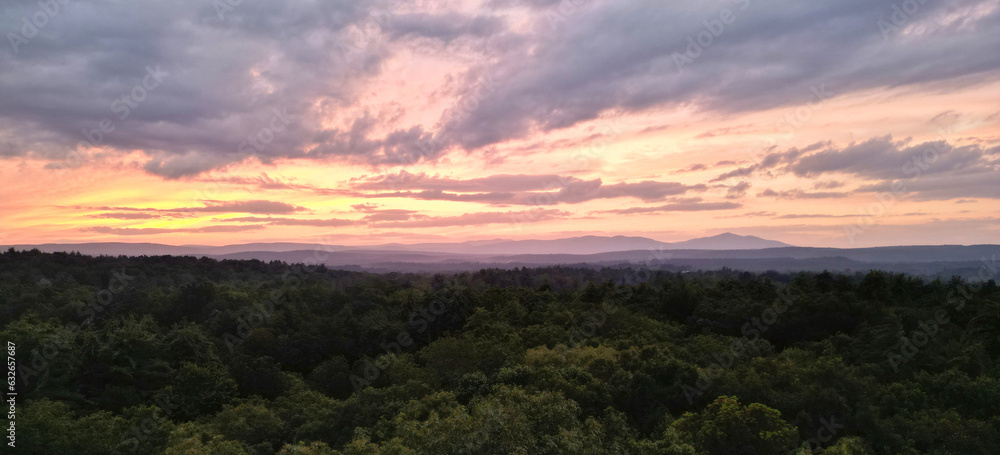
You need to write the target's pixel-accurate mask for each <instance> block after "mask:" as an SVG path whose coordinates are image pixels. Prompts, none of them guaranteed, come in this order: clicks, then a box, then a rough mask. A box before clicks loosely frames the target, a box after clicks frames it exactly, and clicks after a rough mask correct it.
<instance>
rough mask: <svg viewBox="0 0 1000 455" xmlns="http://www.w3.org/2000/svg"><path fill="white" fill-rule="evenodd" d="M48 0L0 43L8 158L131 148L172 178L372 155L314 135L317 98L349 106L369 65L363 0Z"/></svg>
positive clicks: (7, 24)
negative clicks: (54, 4)
mask: <svg viewBox="0 0 1000 455" xmlns="http://www.w3.org/2000/svg"><path fill="white" fill-rule="evenodd" d="M60 5H61V8H62V11H61V12H60V13H58V16H57V18H55V19H54V20H53V21H52V23H51V24H49V25H48V26H47V27H46V28H45V29H44V30H41V31H40V32H39V33H38V35H37V36H35V37H33V38H31V39H30V40H29V42H28V43H26V44H23V45H21V46H19V47H18V48H17V49H16V50H15V49H14V48H13V47H12V46H2V47H0V58H2V59H3V60H4V61H6V62H10V63H11V64H9V65H5V69H4V77H3V78H0V96H2V97H3V99H4V102H3V103H2V104H0V143H7V144H9V147H6V148H5V152H4V153H5V154H7V155H8V156H28V157H33V158H42V159H48V160H53V161H54V164H55V165H56V166H58V165H60V164H63V163H65V162H67V151H69V150H73V149H77V148H79V149H80V150H82V151H83V153H82V154H83V155H84V159H88V157H89V155H90V154H91V153H94V152H95V151H97V150H101V148H104V150H106V151H117V152H120V153H127V152H130V151H133V150H140V151H142V153H144V154H145V155H146V157H147V160H146V162H145V163H144V169H145V170H146V171H147V172H150V173H153V174H157V175H161V176H163V177H166V178H180V177H184V176H190V175H195V174H199V173H202V172H205V171H208V170H210V169H217V168H222V167H224V166H226V165H227V164H230V163H236V162H240V161H243V160H245V159H248V158H251V157H254V158H256V159H259V160H260V161H263V162H270V161H272V160H274V159H276V158H281V157H305V156H317V155H323V154H338V153H340V154H351V153H365V152H369V151H370V152H372V153H377V152H378V151H377V150H364V149H358V148H351V147H349V146H348V145H350V144H339V143H338V144H325V143H323V138H324V137H329V136H334V137H335V136H336V131H330V130H328V128H326V127H325V126H324V125H323V124H322V122H323V121H324V118H325V115H324V112H323V110H322V109H317V108H316V107H317V106H323V107H325V108H329V109H332V108H337V107H346V106H348V105H350V104H351V103H353V102H354V101H356V100H357V99H358V97H359V94H360V92H359V89H360V88H361V87H362V86H363V85H364V84H365V83H366V81H367V79H368V78H369V77H371V76H373V75H376V74H378V72H379V71H380V68H381V62H382V61H383V60H384V59H385V57H386V56H387V55H388V51H387V50H386V49H385V47H384V46H382V45H380V44H379V37H380V36H381V35H382V32H381V31H379V30H374V31H373V30H369V32H371V33H369V34H366V32H365V31H363V30H362V29H361V27H362V26H364V25H365V24H366V23H368V21H369V20H370V18H371V14H372V12H373V11H374V10H376V9H377V7H378V5H377V2H375V1H369V0H331V1H324V2H313V1H309V0H292V1H289V2H281V3H273V2H243V3H241V4H240V5H238V6H236V7H234V8H233V10H232V11H229V12H226V13H225V14H223V17H221V18H220V17H219V15H218V14H217V12H216V10H215V8H214V7H213V3H212V2H204V1H200V0H178V1H173V2H153V3H143V4H139V3H135V2H105V1H101V0H74V1H73V2H70V3H68V4H65V5H64V4H62V2H60ZM2 8H3V14H2V17H3V19H2V20H0V29H3V30H5V31H15V30H19V29H20V18H21V17H22V16H25V15H30V14H31V13H34V12H35V11H37V10H38V5H37V2H34V3H32V2H16V3H14V4H5V5H4V6H3V7H2ZM123 18H125V19H123ZM356 49H360V51H357V52H355V51H354V50H356ZM348 51H351V52H348ZM154 73H155V74H157V75H158V76H157V77H156V78H150V77H149V75H150V74H154ZM276 118H277V120H275V119H276ZM103 120H106V122H105V126H106V128H105V130H104V131H101V127H100V125H101V122H102V121H103ZM87 136H89V137H90V139H92V141H91V140H90V139H88V137H87ZM248 138H250V140H249V141H247V140H248ZM244 141H247V142H244ZM92 143H96V144H97V145H98V146H99V147H100V148H95V149H91V148H90V145H91V144H92ZM78 144H82V145H83V146H82V147H78ZM383 144H386V145H387V144H388V142H386V140H382V141H376V142H375V144H374V145H373V147H376V148H377V147H380V146H382V145H383ZM74 159H75V158H73V157H72V156H70V159H69V161H73V160H74Z"/></svg>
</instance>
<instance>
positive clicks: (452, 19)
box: [388, 13, 506, 43]
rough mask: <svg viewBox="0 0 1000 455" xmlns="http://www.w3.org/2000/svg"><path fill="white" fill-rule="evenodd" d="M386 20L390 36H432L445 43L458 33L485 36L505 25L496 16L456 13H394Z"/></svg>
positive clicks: (494, 32) (459, 35) (458, 35)
mask: <svg viewBox="0 0 1000 455" xmlns="http://www.w3.org/2000/svg"><path fill="white" fill-rule="evenodd" d="M388 24H389V26H388V29H389V35H390V36H392V37H393V38H403V37H423V38H434V39H439V40H442V41H444V42H446V43H447V42H450V41H451V40H453V39H456V38H459V37H462V36H478V37H483V36H489V35H493V34H496V33H500V32H502V31H504V30H505V28H506V27H505V24H504V20H503V19H502V18H499V17H496V16H487V15H477V16H467V15H464V14H458V13H444V14H425V13H415V14H401V15H394V16H393V17H392V18H391V19H390V20H389V21H388Z"/></svg>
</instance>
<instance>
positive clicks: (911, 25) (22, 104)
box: [0, 0, 1000, 248]
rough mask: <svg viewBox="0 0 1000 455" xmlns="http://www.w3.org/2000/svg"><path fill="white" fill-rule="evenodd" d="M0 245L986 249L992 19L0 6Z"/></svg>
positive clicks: (631, 10) (481, 5)
mask: <svg viewBox="0 0 1000 455" xmlns="http://www.w3.org/2000/svg"><path fill="white" fill-rule="evenodd" d="M0 32H3V33H4V35H5V38H6V41H7V42H6V43H2V44H0V163H2V166H0V182H3V183H2V186H0V244H40V243H84V242H154V243H166V244H174V245H182V244H200V245H225V244H236V243H250V242H272V241H283V242H303V243H326V244H343V245H365V244H379V243H389V242H403V243H415V242H456V241H468V240H484V239H495V238H504V239H527V238H540V239H550V238H563V237H573V236H581V235H629V236H645V237H650V238H654V239H657V240H662V241H677V240H686V239H690V238H695V237H702V236H708V235H715V234H719V233H722V232H734V233H738V234H744V235H756V236H760V237H764V238H769V239H774V240H780V241H784V242H787V243H791V244H795V245H802V246H828V247H842V248H856V247H871V246H887V245H911V244H983V243H994V244H995V243H1000V242H998V240H1000V224H998V219H1000V218H998V216H1000V184H998V183H1000V179H998V177H1000V172H998V171H1000V52H998V50H1000V0H989V1H968V0H906V1H900V0H895V1H891V0H841V1H836V2H785V1H776V0H709V1H678V2H663V1H642V0H624V1H623V0H561V1H558V0H482V1H448V0H441V1H431V0H417V1H408V2H391V1H381V0H328V1H301V0H291V1H287V2H272V1H265V0H171V1H161V0H151V1H143V2H135V1H115V0H43V1H42V2H38V1H35V0H31V1H28V0H8V1H5V2H3V3H2V4H0Z"/></svg>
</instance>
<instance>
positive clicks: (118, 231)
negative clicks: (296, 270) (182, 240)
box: [80, 225, 264, 235]
mask: <svg viewBox="0 0 1000 455" xmlns="http://www.w3.org/2000/svg"><path fill="white" fill-rule="evenodd" d="M259 229H264V226H259V225H238V226H205V227H200V228H178V229H167V228H115V227H108V226H94V227H86V228H82V229H80V230H81V231H85V232H98V233H101V234H113V235H157V234H195V233H209V232H216V233H218V232H245V231H254V230H259Z"/></svg>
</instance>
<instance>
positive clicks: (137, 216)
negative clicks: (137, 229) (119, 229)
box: [90, 212, 160, 220]
mask: <svg viewBox="0 0 1000 455" xmlns="http://www.w3.org/2000/svg"><path fill="white" fill-rule="evenodd" d="M90 217H91V218H104V219H112V220H149V219H153V218H159V217H160V215H157V214H155V213H139V212H129V213H121V212H117V213H116V212H111V213H98V214H96V215H90Z"/></svg>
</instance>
